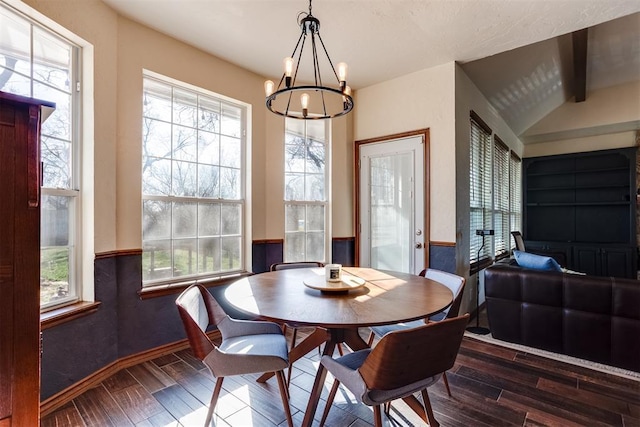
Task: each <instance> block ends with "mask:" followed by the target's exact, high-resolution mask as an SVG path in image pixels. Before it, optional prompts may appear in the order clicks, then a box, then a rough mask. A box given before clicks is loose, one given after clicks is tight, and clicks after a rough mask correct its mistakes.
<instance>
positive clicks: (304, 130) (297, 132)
mask: <svg viewBox="0 0 640 427" xmlns="http://www.w3.org/2000/svg"><path fill="white" fill-rule="evenodd" d="M329 123H330V121H328V120H295V119H286V120H285V143H284V165H285V166H284V176H285V178H284V182H285V184H284V185H285V189H284V200H285V203H284V209H285V238H284V261H286V262H293V261H320V262H325V261H326V260H328V259H329V248H328V246H329V245H328V242H327V240H328V239H327V233H326V230H328V228H329V227H328V216H329V214H328V212H329V203H328V200H329V195H328V192H329V185H328V182H329V180H328V173H329V172H328V168H327V163H326V159H327V158H329V149H328V144H327V138H326V135H328V134H329V130H328V127H329Z"/></svg>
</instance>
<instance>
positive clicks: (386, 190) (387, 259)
mask: <svg viewBox="0 0 640 427" xmlns="http://www.w3.org/2000/svg"><path fill="white" fill-rule="evenodd" d="M412 165H413V158H412V154H411V153H400V154H392V155H388V156H380V157H372V158H371V162H370V169H369V182H370V183H371V185H370V194H369V197H370V200H371V221H370V224H371V225H370V227H371V231H370V236H371V267H373V268H379V269H384V270H395V271H403V272H407V273H409V272H411V271H412V268H413V266H412V265H411V264H412V256H411V255H412V253H413V252H412V247H411V245H412V243H413V236H412V230H411V227H410V225H411V223H412V221H411V220H412V218H411V216H412V212H413V206H412V201H411V187H412V186H411V184H412V183H411V178H410V176H411V172H410V171H412V169H413V167H412Z"/></svg>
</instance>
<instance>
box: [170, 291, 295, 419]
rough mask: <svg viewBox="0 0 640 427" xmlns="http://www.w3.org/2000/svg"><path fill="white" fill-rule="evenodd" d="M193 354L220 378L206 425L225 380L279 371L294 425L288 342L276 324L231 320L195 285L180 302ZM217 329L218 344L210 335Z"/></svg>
mask: <svg viewBox="0 0 640 427" xmlns="http://www.w3.org/2000/svg"><path fill="white" fill-rule="evenodd" d="M176 306H177V307H178V312H179V313H180V317H181V319H182V323H183V324H184V328H185V331H186V332H187V337H188V338H189V344H190V345H191V349H192V351H193V354H194V355H195V356H196V357H197V358H198V359H200V360H202V362H203V363H204V364H205V365H206V366H207V367H208V368H209V370H210V371H211V374H212V375H213V376H214V377H215V378H216V383H215V387H214V390H213V395H212V396H211V402H210V404H209V412H208V413H207V419H206V422H205V426H209V424H210V423H211V418H212V416H213V410H214V408H215V406H216V402H217V400H218V395H219V394H220V390H221V388H222V381H223V379H224V377H227V376H231V375H244V374H252V373H262V372H275V374H276V377H277V379H278V387H279V388H280V395H281V396H282V405H283V407H284V412H285V416H286V419H287V423H288V425H289V426H290V427H291V426H293V421H292V418H291V410H290V408H289V398H288V391H287V387H286V384H285V378H284V369H285V368H287V367H288V366H289V355H288V350H287V341H286V339H285V337H284V335H283V333H282V330H281V329H280V326H278V325H277V324H275V323H272V322H261V321H260V322H259V321H248V320H236V319H232V318H231V317H229V316H228V315H227V314H226V313H225V312H224V310H223V309H222V307H220V305H219V304H218V302H217V301H216V300H215V299H214V298H213V296H212V295H211V294H210V293H209V291H208V290H207V289H206V288H205V287H203V286H201V285H191V286H190V287H189V288H187V289H186V290H185V291H184V292H182V294H180V296H179V297H178V299H177V300H176ZM211 326H217V327H218V330H219V331H220V333H221V334H222V342H221V343H220V345H215V344H214V343H213V342H212V341H211V340H210V339H209V337H208V336H207V334H206V332H207V330H208V329H209V328H210V327H211Z"/></svg>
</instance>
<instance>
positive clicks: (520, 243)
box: [511, 231, 525, 251]
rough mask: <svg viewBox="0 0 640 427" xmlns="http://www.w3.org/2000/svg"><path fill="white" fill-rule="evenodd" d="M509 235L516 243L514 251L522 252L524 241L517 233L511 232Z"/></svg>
mask: <svg viewBox="0 0 640 427" xmlns="http://www.w3.org/2000/svg"><path fill="white" fill-rule="evenodd" d="M511 235H512V236H513V240H514V241H515V242H516V250H517V251H524V250H525V249H524V239H523V238H522V234H521V233H520V232H519V231H512V232H511Z"/></svg>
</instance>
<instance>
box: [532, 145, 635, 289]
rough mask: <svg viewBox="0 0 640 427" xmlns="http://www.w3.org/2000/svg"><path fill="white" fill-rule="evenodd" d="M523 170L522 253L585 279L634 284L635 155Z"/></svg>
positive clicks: (581, 157)
mask: <svg viewBox="0 0 640 427" xmlns="http://www.w3.org/2000/svg"><path fill="white" fill-rule="evenodd" d="M522 164H523V189H524V192H523V203H524V212H523V213H524V215H523V223H524V226H523V234H524V238H525V246H526V248H527V251H528V252H534V253H540V254H547V255H550V256H552V257H553V258H555V259H556V260H557V261H558V262H559V263H560V265H562V266H563V267H566V268H569V269H571V270H575V271H580V272H584V273H587V274H592V275H597V276H616V277H629V278H636V268H637V267H636V264H637V254H636V252H637V251H636V247H637V242H636V180H635V174H636V149H635V148H624V149H615V150H604V151H593V152H586V153H576V154H563V155H557V156H544V157H530V158H525V159H523V163H522Z"/></svg>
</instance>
